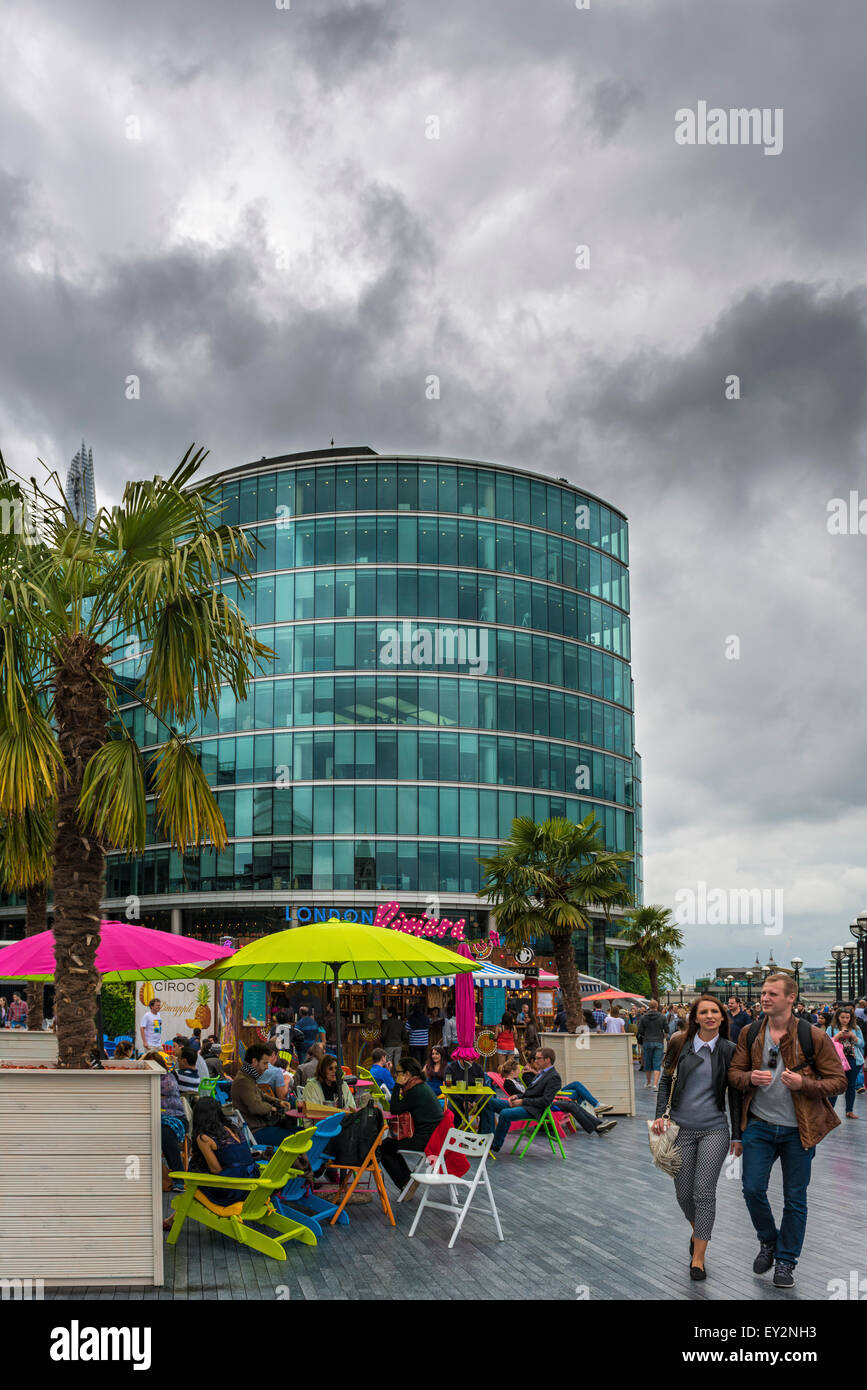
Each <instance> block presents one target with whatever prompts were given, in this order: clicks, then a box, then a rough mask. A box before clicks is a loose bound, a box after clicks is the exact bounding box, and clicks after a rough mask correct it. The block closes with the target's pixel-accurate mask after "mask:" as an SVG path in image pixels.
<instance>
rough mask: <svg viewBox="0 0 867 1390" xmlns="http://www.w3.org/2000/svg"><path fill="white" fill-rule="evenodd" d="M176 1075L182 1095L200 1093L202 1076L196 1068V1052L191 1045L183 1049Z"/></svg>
mask: <svg viewBox="0 0 867 1390" xmlns="http://www.w3.org/2000/svg"><path fill="white" fill-rule="evenodd" d="M175 1075H176V1077H177V1079H178V1088H179V1090H180V1093H181V1095H182V1096H191V1095H192V1096H195V1095H198V1092H199V1080H200V1077H199V1073H198V1071H197V1070H196V1054H195V1052H194V1051H193V1050H192V1048H191V1047H185V1048H183V1049H182V1051H181V1055H180V1057H179V1058H178V1064H177V1067H176V1069H175Z"/></svg>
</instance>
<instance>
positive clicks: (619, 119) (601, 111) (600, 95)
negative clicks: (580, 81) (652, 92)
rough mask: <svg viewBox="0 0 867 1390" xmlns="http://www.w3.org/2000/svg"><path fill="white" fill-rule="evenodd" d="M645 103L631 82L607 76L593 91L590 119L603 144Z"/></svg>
mask: <svg viewBox="0 0 867 1390" xmlns="http://www.w3.org/2000/svg"><path fill="white" fill-rule="evenodd" d="M643 105H644V98H643V96H642V94H641V92H640V91H639V90H638V88H637V87H634V86H633V85H632V83H631V82H623V81H619V80H617V79H616V78H610V77H609V78H606V79H605V80H604V81H603V82H597V84H596V86H595V87H594V88H593V90H592V92H591V107H590V119H591V122H592V124H593V126H594V128H595V130H596V131H597V132H598V134H599V137H600V139H601V140H602V142H603V144H604V143H606V142H607V141H609V140H611V139H612V138H613V137H614V136H615V135H617V134H618V133H619V132H620V131H621V130H622V128H623V125H624V123H625V122H626V120H627V119H628V117H629V115H630V113H631V112H632V111H636V110H638V109H640V108H641V107H642V106H643Z"/></svg>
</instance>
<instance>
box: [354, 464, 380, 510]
mask: <svg viewBox="0 0 867 1390" xmlns="http://www.w3.org/2000/svg"><path fill="white" fill-rule="evenodd" d="M355 506H356V509H357V510H358V511H360V512H362V511H365V512H366V511H371V512H375V511H376V464H375V463H374V464H369V463H359V464H358V465H357V468H356V472H355Z"/></svg>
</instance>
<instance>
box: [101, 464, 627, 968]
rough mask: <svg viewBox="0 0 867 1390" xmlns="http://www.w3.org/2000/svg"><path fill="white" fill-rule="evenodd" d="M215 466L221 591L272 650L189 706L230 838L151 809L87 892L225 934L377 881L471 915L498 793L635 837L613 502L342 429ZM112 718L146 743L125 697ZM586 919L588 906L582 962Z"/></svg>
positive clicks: (119, 907) (623, 551)
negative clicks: (209, 844) (180, 836)
mask: <svg viewBox="0 0 867 1390" xmlns="http://www.w3.org/2000/svg"><path fill="white" fill-rule="evenodd" d="M217 485H218V487H219V489H220V490H221V495H222V500H223V504H224V507H225V512H224V516H225V519H226V520H227V521H229V522H232V523H235V524H240V525H241V526H243V527H245V528H247V529H248V530H249V532H250V533H251V535H253V536H255V538H256V539H257V540H258V542H259V546H258V548H257V552H256V557H255V561H254V564H255V571H256V578H255V584H254V586H253V589H252V592H251V593H250V594H248V595H247V596H245V597H239V598H238V602H239V604H240V607H241V608H242V610H243V611H244V613H245V614H246V616H247V618H248V619H249V621H250V622H251V623H252V624H253V625H254V626H255V628H256V630H257V633H258V635H259V637H260V638H261V639H262V640H263V641H264V642H266V643H267V644H268V645H269V646H270V647H272V648H273V650H274V653H275V655H274V658H273V661H271V662H270V664H269V666H268V668H267V669H266V670H263V671H262V673H261V674H260V676H259V677H258V678H257V679H256V681H255V682H254V684H253V687H252V690H251V693H250V695H249V698H248V699H247V700H245V701H244V702H243V703H240V702H237V701H236V700H235V699H234V698H233V696H232V695H231V694H230V693H229V691H228V690H225V689H224V691H223V697H222V699H221V701H220V706H219V709H218V710H211V711H209V712H208V713H207V714H205V715H202V716H201V718H200V720H199V723H198V727H197V729H196V731H195V738H196V740H197V741H198V744H199V747H200V749H201V761H202V766H203V768H204V770H205V772H206V774H207V777H208V780H209V782H210V783H211V785H212V786H213V788H214V790H215V792H216V795H217V799H218V801H219V804H220V809H221V811H222V813H223V815H224V817H225V820H226V825H227V827H228V832H229V836H230V838H231V843H230V845H229V847H228V848H227V849H226V850H225V851H224V852H223V853H221V854H217V853H216V852H215V851H213V850H210V849H206V850H202V851H195V852H193V853H190V854H188V855H181V854H178V853H176V852H174V851H173V850H171V849H170V848H169V847H168V846H166V845H165V844H160V843H158V841H157V840H156V838H155V836H154V832H153V822H152V819H150V820H149V833H148V849H147V851H146V853H145V854H144V856H143V857H141V858H138V859H126V858H122V857H120V856H117V855H112V856H111V857H110V859H109V864H108V876H107V887H106V898H107V901H106V910H107V912H108V913H109V915H113V916H114V915H123V909H124V905H125V903H126V900H127V898H128V897H129V895H136V896H137V897H138V898H139V899H140V901H141V913H142V920H143V921H145V922H148V923H149V924H152V925H167V924H168V923H169V921H171V923H172V925H174V926H175V927H176V929H177V928H180V929H183V930H184V931H197V932H199V933H203V932H207V931H208V930H213V931H215V932H218V931H228V932H229V934H248V933H252V932H253V931H256V930H263V929H273V927H275V926H277V925H284V924H285V922H286V919H287V917H288V918H289V919H290V920H291V919H295V920H298V919H299V918H300V920H306V919H307V917H308V915H310V916H313V917H314V918H315V917H316V916H317V915H319V914H321V913H322V912H324V913H325V915H328V912H329V911H330V909H332V908H335V909H337V910H338V911H339V912H341V913H347V914H349V915H350V916H351V915H352V914H353V913H356V912H357V913H359V915H360V914H362V913H365V912H368V911H370V910H371V909H372V907H373V906H374V905H375V904H376V903H378V902H381V901H387V900H391V899H396V900H398V901H400V903H401V904H402V906H403V907H404V910H405V911H406V912H407V914H408V915H410V911H411V909H416V910H418V911H424V910H425V909H427V910H429V911H430V910H431V909H433V910H435V911H438V912H439V915H443V916H449V917H456V916H460V915H464V916H467V917H468V919H469V925H470V929H471V931H473V930H480V929H482V928H483V927H484V926H485V925H486V922H487V910H486V908H485V905H484V904H483V903H481V901H480V900H479V899H477V898H476V897H475V893H476V890H477V889H478V888H479V886H480V867H479V864H478V863H477V859H478V857H479V856H480V855H486V854H490V853H492V852H493V851H494V849H495V846H496V844H497V841H498V840H501V839H502V838H504V837H505V836H507V835H508V834H509V831H510V827H511V822H512V819H513V818H514V817H515V816H531V817H532V818H533V819H535V820H537V821H538V820H543V819H545V818H546V817H548V816H551V815H559V816H563V815H565V816H568V817H570V818H571V819H574V820H578V819H581V818H583V817H584V816H585V815H587V813H588V812H593V814H594V815H596V817H597V818H598V820H599V821H600V823H601V825H602V827H603V831H604V835H605V840H606V843H607V845H608V846H609V848H611V849H621V850H629V851H630V852H632V853H635V852H636V849H637V848H639V849H640V841H639V837H638V831H639V828H640V827H639V826H638V824H637V817H638V814H639V812H638V810H637V798H636V780H637V767H638V763H637V761H636V758H635V755H634V739H633V685H632V679H631V675H630V664H629V663H630V634H629V573H628V559H629V555H628V539H627V526H626V519H625V517H624V516H623V515H622V514H621V513H620V512H619V511H618V510H617V509H616V508H613V507H611V506H609V505H607V504H605V503H604V502H601V501H600V500H598V499H597V498H595V497H591V496H589V495H588V494H585V493H582V492H580V491H579V490H578V489H576V488H575V487H573V486H571V485H570V484H568V483H566V482H564V481H562V480H561V481H557V482H554V481H551V480H549V479H546V478H543V477H540V476H539V475H538V474H534V473H531V472H529V471H524V470H522V469H519V468H505V467H499V466H494V465H492V464H487V463H479V462H474V461H471V460H463V459H448V458H417V457H402V456H401V457H386V456H380V455H377V454H376V453H374V452H373V450H371V449H367V448H352V449H345V450H341V449H331V450H325V451H320V452H316V453H312V454H290V455H286V456H284V457H281V458H273V459H262V460H261V461H260V462H259V463H253V464H247V465H244V466H241V467H238V468H237V469H233V470H230V471H228V472H226V473H224V474H221V475H220V476H219V479H218V480H217ZM226 587H227V590H228V592H230V593H232V592H233V591H235V592H236V585H235V584H234V583H230V584H227V586H226ZM130 673H131V674H132V672H130ZM124 718H125V720H126V721H127V723H128V724H129V726H130V727H131V728H132V730H133V732H134V734H135V737H136V738H137V740H138V741H139V744H140V746H142V747H148V746H152V745H154V744H156V743H157V742H158V733H157V728H156V726H155V724H153V723H152V722H151V720H150V717H149V715H148V714H147V713H146V712H145V710H144V709H142V708H141V707H140V706H138V707H135V706H131V707H128V708H127V709H126V710H125V711H124ZM630 881H631V883H632V884H633V886H634V887H635V888H636V889H639V888H640V883H641V870H640V862H637V863H636V866H635V869H634V870H632V871H630ZM604 941H605V932H604V926H603V924H602V923H601V922H600V924H599V929H598V931H597V930H594V932H593V933H592V939H591V940H589V941H587V942H586V946H587V950H586V959H585V960H583V961H582V964H584V965H586V967H587V968H588V969H593V970H594V973H597V974H601V973H604V964H605V949H604ZM579 950H580V947H579Z"/></svg>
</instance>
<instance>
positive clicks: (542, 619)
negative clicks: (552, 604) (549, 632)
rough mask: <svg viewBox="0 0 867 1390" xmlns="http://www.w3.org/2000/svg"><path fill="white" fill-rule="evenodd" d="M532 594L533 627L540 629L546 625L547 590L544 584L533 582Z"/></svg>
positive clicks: (543, 628)
mask: <svg viewBox="0 0 867 1390" xmlns="http://www.w3.org/2000/svg"><path fill="white" fill-rule="evenodd" d="M532 595H533V610H532V611H533V627H536V628H540V629H542V631H544V630H545V628H546V627H547V626H548V590H547V589H546V588H545V586H544V584H534V585H533V586H532Z"/></svg>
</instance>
